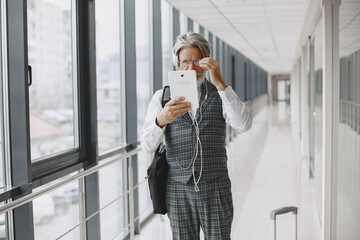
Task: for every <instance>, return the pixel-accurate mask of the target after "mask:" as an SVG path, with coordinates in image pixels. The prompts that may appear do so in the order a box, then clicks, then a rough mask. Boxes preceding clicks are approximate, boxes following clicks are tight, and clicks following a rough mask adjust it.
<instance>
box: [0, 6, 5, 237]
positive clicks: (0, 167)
mask: <svg viewBox="0 0 360 240" xmlns="http://www.w3.org/2000/svg"><path fill="white" fill-rule="evenodd" d="M0 12H1V5H0ZM1 20H2V19H1V16H0V103H2V99H3V95H2V93H3V91H2V89H3V86H2V83H3V81H2V76H3V71H2V69H3V65H2V60H3V56H2V54H3V53H2V41H3V39H2V29H1V26H2V24H1ZM2 111H3V108H2V105H0V188H2V187H4V186H5V179H4V176H5V171H4V166H5V163H4V157H3V155H4V146H3V134H2V130H3V119H2V117H1V116H4V114H2ZM0 239H1V236H0Z"/></svg>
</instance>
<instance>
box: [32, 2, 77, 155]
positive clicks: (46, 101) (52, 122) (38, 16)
mask: <svg viewBox="0 0 360 240" xmlns="http://www.w3.org/2000/svg"><path fill="white" fill-rule="evenodd" d="M72 11H73V9H72V1H71V0H62V1H60V0H57V1H50V0H28V1H27V21H28V22H27V24H28V25H27V27H28V57H29V65H30V66H31V67H32V85H31V86H30V87H29V95H30V133H31V158H32V159H36V158H39V157H44V156H47V155H50V154H55V153H58V152H60V151H64V150H67V149H71V148H74V147H77V144H76V143H75V142H77V141H76V139H75V137H76V136H77V134H75V129H76V128H77V127H76V126H75V124H76V123H75V121H74V117H75V116H74V112H76V111H74V108H75V102H74V95H73V94H74V92H76V89H74V82H75V81H76V78H75V71H74V69H73V64H74V62H75V60H74V59H73V51H74V50H75V48H74V45H73V43H72V39H73V37H74V36H72V24H73V21H74V20H73V19H72Z"/></svg>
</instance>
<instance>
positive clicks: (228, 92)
mask: <svg viewBox="0 0 360 240" xmlns="http://www.w3.org/2000/svg"><path fill="white" fill-rule="evenodd" d="M218 93H219V95H220V97H221V99H222V100H223V101H225V102H227V103H231V102H232V101H233V100H234V99H235V98H236V96H237V94H236V93H235V91H234V90H233V89H232V87H231V86H228V87H227V88H226V89H225V90H224V91H218Z"/></svg>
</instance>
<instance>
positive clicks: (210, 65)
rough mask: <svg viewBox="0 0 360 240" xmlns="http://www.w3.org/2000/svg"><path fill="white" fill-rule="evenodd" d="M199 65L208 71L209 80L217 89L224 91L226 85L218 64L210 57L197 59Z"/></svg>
mask: <svg viewBox="0 0 360 240" xmlns="http://www.w3.org/2000/svg"><path fill="white" fill-rule="evenodd" d="M199 66H200V67H201V68H203V69H205V70H207V71H209V73H210V79H211V82H212V83H213V84H214V85H215V87H216V88H217V89H218V91H224V90H225V89H226V88H227V85H226V83H225V81H224V79H223V78H222V76H221V72H220V64H219V63H218V62H217V61H215V60H214V59H212V58H210V57H206V58H203V59H201V60H200V61H199Z"/></svg>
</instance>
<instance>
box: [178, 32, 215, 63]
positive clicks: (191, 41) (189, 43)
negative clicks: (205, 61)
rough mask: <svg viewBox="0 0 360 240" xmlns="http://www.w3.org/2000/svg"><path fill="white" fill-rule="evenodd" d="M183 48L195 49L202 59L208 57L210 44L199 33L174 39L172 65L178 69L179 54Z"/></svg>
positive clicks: (189, 33)
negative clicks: (198, 51)
mask: <svg viewBox="0 0 360 240" xmlns="http://www.w3.org/2000/svg"><path fill="white" fill-rule="evenodd" d="M183 47H196V48H198V49H199V50H200V52H201V54H202V55H203V57H210V43H209V42H208V41H207V40H206V39H205V38H204V37H203V35H201V34H200V33H193V32H188V33H186V34H182V35H179V36H178V37H177V38H176V42H175V44H174V48H173V50H172V53H173V64H174V66H175V67H176V68H178V62H179V52H180V50H181V49H182V48H183Z"/></svg>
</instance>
